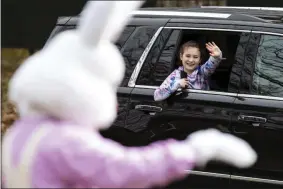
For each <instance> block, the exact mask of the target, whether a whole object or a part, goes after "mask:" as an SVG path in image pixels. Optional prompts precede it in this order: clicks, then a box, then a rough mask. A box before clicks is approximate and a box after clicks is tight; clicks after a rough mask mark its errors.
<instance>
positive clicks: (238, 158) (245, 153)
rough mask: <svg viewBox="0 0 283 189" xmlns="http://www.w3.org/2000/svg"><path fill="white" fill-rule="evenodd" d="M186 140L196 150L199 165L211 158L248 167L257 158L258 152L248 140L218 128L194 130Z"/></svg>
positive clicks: (203, 164) (239, 166)
mask: <svg viewBox="0 0 283 189" xmlns="http://www.w3.org/2000/svg"><path fill="white" fill-rule="evenodd" d="M186 140H187V142H188V143H189V145H190V146H191V147H192V148H193V149H194V150H195V151H196V161H197V162H196V164H197V165H198V166H202V167H203V166H205V165H206V164H207V163H208V162H209V161H210V160H216V161H220V162H224V163H227V164H230V165H232V166H235V167H238V168H247V167H250V166H252V165H253V164H254V163H255V162H256V160H257V154H256V152H255V151H254V150H253V149H252V148H251V146H250V145H249V144H248V143H247V142H246V141H244V140H242V139H240V138H237V137H235V136H233V135H230V134H225V133H221V132H220V131H218V130H216V129H207V130H203V131H197V132H194V133H192V134H191V135H189V136H188V138H187V139H186Z"/></svg>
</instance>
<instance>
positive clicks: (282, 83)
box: [251, 35, 283, 97]
mask: <svg viewBox="0 0 283 189" xmlns="http://www.w3.org/2000/svg"><path fill="white" fill-rule="evenodd" d="M251 93H252V94H256V95H267V96H276V97H283V37H282V36H274V35H262V36H261V39H260V43H259V47H258V52H257V56H256V60H255V67H254V73H253V79H252V88H251Z"/></svg>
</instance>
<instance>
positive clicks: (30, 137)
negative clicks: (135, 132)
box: [2, 1, 257, 188]
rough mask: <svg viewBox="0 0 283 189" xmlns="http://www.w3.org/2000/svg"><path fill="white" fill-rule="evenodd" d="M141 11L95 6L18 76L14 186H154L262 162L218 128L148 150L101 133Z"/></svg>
mask: <svg viewBox="0 0 283 189" xmlns="http://www.w3.org/2000/svg"><path fill="white" fill-rule="evenodd" d="M141 5H142V2H140V1H121V2H117V1H101V2H100V1H92V2H89V3H87V4H86V7H85V9H84V10H83V12H82V14H81V20H80V22H79V26H78V28H77V29H76V30H73V31H65V32H62V33H60V34H59V35H58V36H56V37H55V38H54V39H53V40H52V41H50V43H48V45H47V46H46V47H45V48H44V49H43V50H41V51H40V52H38V53H36V54H34V55H33V56H31V57H30V58H28V59H27V60H26V61H25V62H24V63H23V65H22V66H21V67H20V68H19V69H18V70H17V71H16V73H15V74H14V76H13V78H12V79H11V82H10V86H9V97H10V100H11V101H12V102H13V103H14V104H15V105H16V106H17V109H18V110H19V113H20V119H19V120H17V121H16V122H15V124H14V125H13V126H12V127H11V129H9V130H8V131H7V133H6V135H5V136H4V139H3V156H2V158H3V164H2V165H3V175H4V186H5V187H6V188H51V187H52V188H78V187H84V188H91V187H98V188H125V187H131V188H133V187H139V188H149V187H152V186H164V185H167V184H168V183H170V182H172V181H174V180H175V179H181V178H184V177H185V176H186V175H187V173H186V172H185V171H184V170H188V169H193V168H194V167H195V166H205V165H206V163H207V162H208V161H210V160H218V161H222V162H226V163H228V164H230V165H233V166H236V167H239V168H246V167H249V166H251V165H253V164H254V163H255V161H256V159H257V155H256V153H255V152H254V151H253V149H252V148H251V147H250V146H249V145H248V144H247V143H246V142H244V141H242V140H240V139H238V138H235V137H233V136H231V135H227V134H223V133H220V132H219V131H217V130H205V131H199V132H196V133H193V134H192V135H190V136H188V138H187V139H186V140H184V141H175V140H168V141H162V142H156V143H153V144H151V145H150V146H147V147H142V148H135V147H125V146H121V145H120V144H118V143H116V142H114V141H112V140H109V139H105V138H103V137H102V136H100V135H99V132H98V131H99V130H100V129H106V128H108V127H110V126H111V124H112V122H113V121H114V120H115V118H116V110H117V109H116V107H117V99H116V91H117V88H118V86H119V84H120V82H121V80H122V78H123V75H124V71H125V66H124V62H123V58H122V56H121V55H120V53H119V51H118V49H117V48H116V46H115V45H114V44H113V42H115V40H116V39H117V38H118V37H119V35H120V33H121V31H123V29H124V27H125V25H126V24H127V22H128V21H129V19H130V12H131V11H133V10H136V9H138V8H139V7H140V6H141ZM109 55H111V59H109V58H108V56H109ZM101 89H103V90H101ZM188 126H189V125H188ZM153 167H154V168H153Z"/></svg>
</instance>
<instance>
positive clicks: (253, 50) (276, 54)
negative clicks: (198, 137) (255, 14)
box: [231, 27, 283, 188]
mask: <svg viewBox="0 0 283 189" xmlns="http://www.w3.org/2000/svg"><path fill="white" fill-rule="evenodd" d="M280 32H281V33H280ZM238 97H239V98H237V99H236V100H235V105H234V109H233V114H232V115H233V116H232V122H231V126H232V128H233V134H234V135H236V136H238V137H241V138H242V139H244V140H246V141H247V142H248V143H249V144H251V145H252V147H253V148H254V149H255V151H256V152H257V154H258V160H257V162H256V164H255V165H254V166H253V167H251V168H249V169H245V170H238V169H233V171H232V175H231V186H232V187H233V188H239V187H241V186H245V187H266V188H283V154H282V149H283V34H282V30H281V31H280V30H278V31H274V30H272V29H271V28H269V29H267V28H260V27H259V28H254V29H253V33H252V35H251V38H250V42H249V45H248V46H247V56H246V57H245V65H244V67H243V72H242V77H241V88H240V93H239V95H238Z"/></svg>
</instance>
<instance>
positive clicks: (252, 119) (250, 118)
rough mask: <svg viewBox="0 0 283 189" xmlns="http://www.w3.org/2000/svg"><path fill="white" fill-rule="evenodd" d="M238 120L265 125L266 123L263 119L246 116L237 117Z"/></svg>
mask: <svg viewBox="0 0 283 189" xmlns="http://www.w3.org/2000/svg"><path fill="white" fill-rule="evenodd" d="M238 120H241V121H245V122H252V123H266V121H267V119H266V118H264V117H257V116H246V115H239V116H238Z"/></svg>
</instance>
